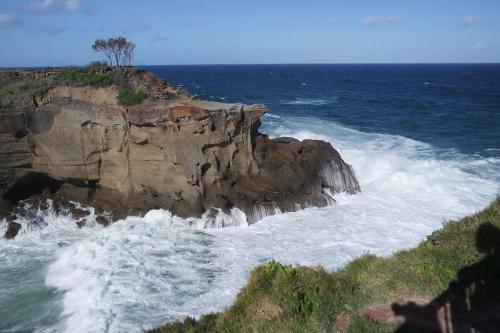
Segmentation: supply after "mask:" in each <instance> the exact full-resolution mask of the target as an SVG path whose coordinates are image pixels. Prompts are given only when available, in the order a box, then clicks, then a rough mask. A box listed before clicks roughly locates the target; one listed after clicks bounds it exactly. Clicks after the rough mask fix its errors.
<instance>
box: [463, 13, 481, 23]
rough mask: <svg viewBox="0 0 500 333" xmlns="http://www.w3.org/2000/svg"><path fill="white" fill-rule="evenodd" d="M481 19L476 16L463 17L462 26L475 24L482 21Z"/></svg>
mask: <svg viewBox="0 0 500 333" xmlns="http://www.w3.org/2000/svg"><path fill="white" fill-rule="evenodd" d="M482 19H483V18H482V17H481V16H478V15H467V16H466V17H464V25H471V24H476V23H478V22H479V21H482Z"/></svg>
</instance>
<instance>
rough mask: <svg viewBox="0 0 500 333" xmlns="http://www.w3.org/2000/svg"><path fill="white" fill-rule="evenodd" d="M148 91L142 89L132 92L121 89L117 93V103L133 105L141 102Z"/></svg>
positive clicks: (146, 96)
mask: <svg viewBox="0 0 500 333" xmlns="http://www.w3.org/2000/svg"><path fill="white" fill-rule="evenodd" d="M148 96H149V95H148V93H147V92H145V91H144V90H142V89H139V90H138V91H136V92H134V91H132V90H129V89H123V90H121V91H120V94H119V95H118V104H120V105H135V104H140V103H142V102H143V101H144V100H145V99H146V98H148Z"/></svg>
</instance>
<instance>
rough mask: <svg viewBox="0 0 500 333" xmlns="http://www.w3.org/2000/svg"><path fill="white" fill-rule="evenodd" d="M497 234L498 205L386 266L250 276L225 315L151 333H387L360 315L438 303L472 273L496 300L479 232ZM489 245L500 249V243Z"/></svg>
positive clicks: (364, 260) (274, 269)
mask: <svg viewBox="0 0 500 333" xmlns="http://www.w3.org/2000/svg"><path fill="white" fill-rule="evenodd" d="M498 228H500V199H497V201H496V202H494V203H493V204H492V205H491V206H490V207H489V208H487V209H486V210H484V211H482V212H480V213H477V214H475V215H472V216H470V217H466V218H464V219H462V220H460V221H456V222H449V223H447V224H446V225H445V226H444V228H443V229H441V230H439V231H436V232H434V233H433V234H431V235H430V236H429V237H428V238H427V240H426V241H424V242H422V243H421V244H420V245H419V246H418V247H416V248H414V249H412V250H407V251H401V252H398V253H396V254H395V255H393V256H391V257H389V258H379V257H376V256H373V255H365V256H363V257H361V258H359V259H357V260H354V261H353V262H351V263H350V264H349V265H347V266H346V267H345V268H343V269H341V270H339V271H337V272H333V273H329V272H326V271H325V270H323V269H322V268H321V267H316V268H308V267H302V266H298V267H292V266H287V265H282V264H280V263H277V262H274V261H271V262H269V263H268V264H267V265H264V266H261V267H257V268H256V269H254V271H253V272H252V274H251V277H250V281H249V282H248V284H247V285H246V286H245V287H244V288H243V289H242V290H241V292H240V294H239V295H238V298H237V300H236V302H235V304H234V305H232V306H231V307H230V308H228V309H227V310H225V311H224V312H222V313H218V314H209V315H205V316H203V317H201V318H200V319H199V320H194V319H193V318H187V319H185V320H184V321H183V322H176V323H171V324H167V325H165V326H162V327H159V328H156V329H153V330H151V332H153V333H171V332H193V333H194V332H334V331H335V330H340V331H343V332H390V331H392V330H393V329H394V328H393V327H386V326H383V325H380V324H376V323H374V322H371V321H369V320H368V319H366V318H365V317H363V316H362V315H361V310H362V309H363V308H364V307H366V306H370V305H376V304H382V305H387V306H390V305H391V304H393V303H394V302H399V301H403V300H408V299H416V298H419V299H428V300H431V299H433V298H434V299H440V298H442V297H443V295H446V291H449V290H452V289H451V288H452V287H451V286H453V285H456V284H457V283H459V282H456V281H457V280H458V281H460V280H461V279H462V280H463V279H464V276H466V275H467V274H468V273H470V271H474V272H475V274H476V275H478V276H480V277H481V280H484V281H493V282H491V284H490V285H489V286H488V285H487V286H486V287H487V288H492V289H491V290H493V291H495V292H500V271H499V268H498V264H496V266H495V265H494V264H491V262H492V260H493V261H494V262H497V261H498V260H497V259H498V258H497V257H494V258H493V259H491V258H490V257H491V254H490V255H488V253H486V251H485V250H484V248H483V249H482V246H481V245H480V243H481V242H480V239H479V238H480V235H481V230H483V234H484V230H490V232H486V234H494V233H495V230H496V235H497V236H498ZM478 231H479V232H478ZM481 237H483V236H481ZM492 237H493V236H492ZM490 244H496V245H494V246H496V247H497V248H498V246H499V244H500V239H498V238H495V239H493V240H491V241H490ZM483 247H484V246H483ZM496 251H498V249H497V250H496ZM496 256H498V253H496ZM488 260H489V261H488ZM485 265H486V266H485ZM484 267H486V269H485V268H484ZM478 270H480V271H478ZM475 278H476V279H477V276H475ZM450 283H451V284H450ZM476 287H477V286H476ZM487 291H488V290H487ZM337 326H338V327H337ZM406 328H408V327H406Z"/></svg>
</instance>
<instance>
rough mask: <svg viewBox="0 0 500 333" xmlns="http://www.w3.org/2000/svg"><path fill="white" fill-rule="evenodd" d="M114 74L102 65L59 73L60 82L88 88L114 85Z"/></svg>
mask: <svg viewBox="0 0 500 333" xmlns="http://www.w3.org/2000/svg"><path fill="white" fill-rule="evenodd" d="M114 74H115V73H114V72H113V71H112V70H108V69H107V68H106V67H104V66H102V65H90V66H88V67H82V68H70V69H68V70H66V71H64V72H63V73H61V75H60V78H59V80H60V81H61V82H65V83H69V84H74V83H81V84H84V85H90V86H99V87H107V86H111V85H112V84H113V83H114Z"/></svg>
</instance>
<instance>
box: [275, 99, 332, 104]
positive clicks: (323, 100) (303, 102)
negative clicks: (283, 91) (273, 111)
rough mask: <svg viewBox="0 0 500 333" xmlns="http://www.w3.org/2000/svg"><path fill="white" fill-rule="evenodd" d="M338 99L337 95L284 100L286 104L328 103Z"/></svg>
mask: <svg viewBox="0 0 500 333" xmlns="http://www.w3.org/2000/svg"><path fill="white" fill-rule="evenodd" d="M336 101H337V98H336V97H333V98H328V99H323V98H296V99H294V100H291V101H284V102H283V103H282V104H284V105H326V104H330V103H334V102H336Z"/></svg>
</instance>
